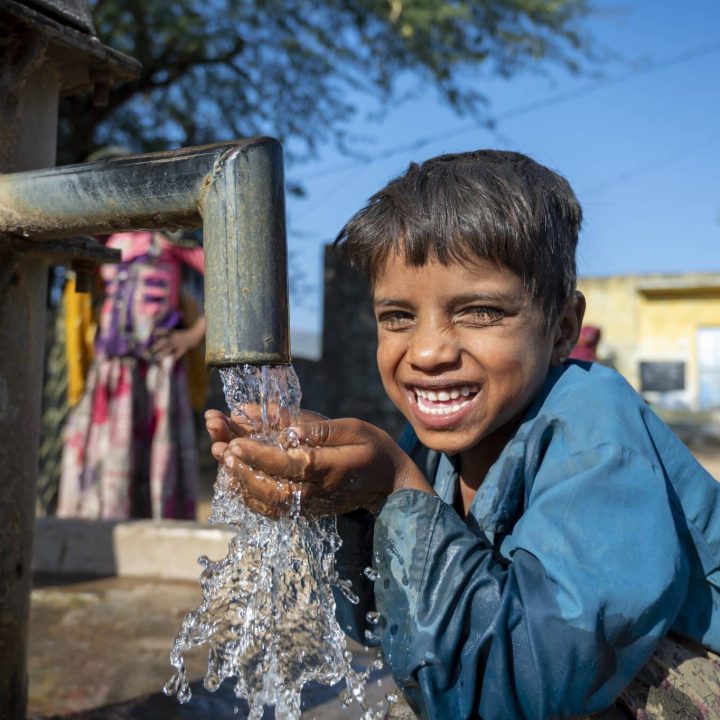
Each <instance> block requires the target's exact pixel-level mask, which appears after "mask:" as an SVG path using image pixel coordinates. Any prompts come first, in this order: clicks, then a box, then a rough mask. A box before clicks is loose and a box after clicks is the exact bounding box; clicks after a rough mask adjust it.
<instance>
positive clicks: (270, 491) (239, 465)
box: [213, 415, 433, 515]
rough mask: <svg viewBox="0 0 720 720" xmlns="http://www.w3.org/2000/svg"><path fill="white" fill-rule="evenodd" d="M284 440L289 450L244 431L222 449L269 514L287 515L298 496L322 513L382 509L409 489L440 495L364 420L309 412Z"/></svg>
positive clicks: (251, 499)
mask: <svg viewBox="0 0 720 720" xmlns="http://www.w3.org/2000/svg"><path fill="white" fill-rule="evenodd" d="M283 440H284V444H285V449H283V448H279V447H277V446H274V445H266V444H263V443H262V442H259V441H257V440H253V439H251V438H249V437H247V434H237V435H236V437H235V438H234V439H232V440H231V441H230V442H229V443H228V444H227V445H225V447H224V448H223V451H222V461H223V462H225V464H226V465H227V466H228V468H230V471H231V474H232V477H233V479H234V481H235V483H236V485H237V488H238V491H239V492H240V493H241V494H242V495H243V499H244V501H245V502H246V503H247V504H248V505H249V506H250V507H251V508H253V509H255V510H259V511H260V512H264V513H265V514H267V515H274V514H277V513H278V512H279V511H284V510H287V508H289V507H290V505H291V502H292V496H293V493H294V492H296V491H299V492H300V494H301V498H302V500H301V506H302V507H303V509H305V510H307V511H309V512H312V513H316V514H320V513H345V512H350V511H351V510H355V509H357V508H361V507H362V508H367V509H368V510H371V511H375V510H377V508H378V506H379V505H380V503H381V502H382V501H383V500H384V499H385V498H386V497H387V496H388V495H389V494H390V493H391V492H393V491H394V490H399V489H403V488H412V489H416V490H421V491H423V492H428V493H432V492H433V490H432V487H431V486H430V485H429V484H428V482H427V481H426V480H425V478H424V476H423V475H422V473H421V472H420V470H419V469H418V468H417V466H416V465H415V464H414V463H413V462H412V460H410V458H409V457H408V456H407V455H406V454H405V453H404V452H403V451H402V450H401V449H400V447H399V446H398V445H397V443H395V441H394V440H393V439H392V438H391V437H390V436H389V435H388V434H387V433H386V432H384V431H383V430H380V429H379V428H377V427H375V426H374V425H370V424H369V423H365V422H362V421H361V420H355V419H344V420H327V419H314V418H310V417H308V416H307V415H305V416H303V417H301V423H300V424H298V425H297V426H294V427H291V428H286V429H285V430H284V431H283ZM213 447H214V448H215V446H213ZM218 450H219V448H218ZM213 454H215V449H214V450H213Z"/></svg>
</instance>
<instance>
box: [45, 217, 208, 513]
mask: <svg viewBox="0 0 720 720" xmlns="http://www.w3.org/2000/svg"><path fill="white" fill-rule="evenodd" d="M105 244H106V245H107V246H108V247H111V248H116V249H118V250H120V251H121V256H122V261H121V262H120V263H118V264H116V265H112V264H108V265H104V266H103V267H102V268H101V271H100V273H101V276H102V280H103V282H104V298H103V300H102V305H101V308H100V313H99V318H98V327H97V335H96V338H95V343H94V359H93V361H92V364H91V365H90V368H89V371H88V374H87V378H86V379H85V382H84V388H83V390H82V396H81V398H80V400H79V402H78V403H77V405H75V407H73V409H72V410H71V412H70V415H69V419H68V422H67V426H66V428H65V432H64V450H63V458H62V471H61V477H60V487H59V497H58V508H57V514H58V516H60V517H84V518H88V519H92V518H130V517H152V518H156V519H159V518H181V519H195V504H196V498H197V484H198V478H197V476H198V463H197V450H196V437H195V425H194V418H193V412H192V406H191V399H190V392H189V385H188V374H187V368H186V363H185V362H184V361H183V358H184V357H185V356H186V355H187V354H188V353H189V352H191V351H193V350H196V349H198V348H199V346H200V345H201V343H202V341H203V339H204V334H205V318H204V316H203V315H202V314H201V313H200V312H199V311H198V303H197V302H194V301H193V296H192V294H190V293H183V292H182V285H183V284H182V282H181V280H182V276H183V268H184V267H186V268H191V269H192V270H194V271H195V272H196V273H199V274H202V273H203V271H204V265H203V249H202V247H201V246H200V244H199V243H198V242H197V240H194V239H193V238H192V237H190V236H186V235H183V234H178V233H165V232H156V231H155V232H151V231H141V232H125V233H116V234H114V235H110V236H109V237H108V238H107V239H106V240H105ZM67 339H68V338H67V337H66V344H67ZM200 362H202V361H200ZM197 365H198V362H197V358H195V361H194V362H193V363H191V367H193V368H194V370H195V372H193V375H194V376H195V378H196V383H195V388H196V390H195V396H196V398H195V400H196V403H197V401H198V399H199V398H200V403H202V399H201V398H202V396H203V390H204V389H205V388H204V387H201V388H199V389H198V388H197V385H198V384H199V385H203V383H205V387H206V379H205V378H204V377H203V374H204V370H203V371H202V373H203V374H200V373H197ZM68 379H69V388H68V394H69V396H70V395H72V394H73V392H72V387H73V373H72V371H69V373H68ZM75 380H76V381H77V378H75ZM76 385H77V383H75V386H76ZM75 393H77V390H75Z"/></svg>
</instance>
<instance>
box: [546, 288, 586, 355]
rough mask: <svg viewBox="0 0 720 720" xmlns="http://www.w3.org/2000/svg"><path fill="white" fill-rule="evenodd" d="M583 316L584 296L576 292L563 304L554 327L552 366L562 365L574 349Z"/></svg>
mask: <svg viewBox="0 0 720 720" xmlns="http://www.w3.org/2000/svg"><path fill="white" fill-rule="evenodd" d="M584 316H585V296H584V295H583V294H582V293H581V292H580V291H579V290H576V291H575V292H574V293H573V296H572V297H571V298H570V299H569V300H568V301H567V302H566V303H565V307H564V308H563V310H562V312H561V313H560V317H559V318H558V320H557V324H556V325H555V343H554V345H553V355H552V364H553V365H562V364H563V363H564V362H565V360H567V359H568V356H569V355H570V353H571V352H572V350H573V348H574V347H575V343H577V341H578V337H579V336H580V328H581V326H582V321H583V317H584Z"/></svg>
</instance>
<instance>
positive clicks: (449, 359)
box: [407, 326, 460, 372]
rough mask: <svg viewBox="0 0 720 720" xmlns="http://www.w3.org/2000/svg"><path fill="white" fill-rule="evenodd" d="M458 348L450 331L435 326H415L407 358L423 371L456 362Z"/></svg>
mask: <svg viewBox="0 0 720 720" xmlns="http://www.w3.org/2000/svg"><path fill="white" fill-rule="evenodd" d="M459 358H460V349H459V347H458V345H457V343H456V342H455V338H454V337H453V335H452V334H451V333H448V332H447V331H443V330H442V329H441V328H437V327H430V326H428V327H423V328H417V329H416V330H415V332H413V334H412V338H411V340H410V346H409V347H408V353H407V359H408V361H409V362H410V363H411V364H412V365H413V366H415V367H417V368H419V369H421V370H424V371H425V372H429V371H437V370H438V369H440V368H444V367H445V366H452V365H455V364H457V362H458V360H459Z"/></svg>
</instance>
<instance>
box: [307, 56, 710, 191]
mask: <svg viewBox="0 0 720 720" xmlns="http://www.w3.org/2000/svg"><path fill="white" fill-rule="evenodd" d="M718 51H720V42H714V43H710V44H708V45H701V46H699V47H697V48H693V49H691V50H686V51H684V52H681V53H678V54H677V55H673V56H671V57H669V58H665V59H664V60H660V61H658V62H656V63H649V64H647V65H645V66H644V67H642V68H639V69H637V70H633V71H632V72H628V73H624V74H622V75H617V76H615V77H612V78H606V79H601V80H599V81H597V82H594V83H591V84H588V85H585V86H583V87H580V88H577V89H576V90H570V91H568V92H565V93H559V94H557V95H552V96H550V97H548V98H543V99H541V100H536V101H533V102H529V103H523V104H522V105H518V106H516V107H514V108H511V109H510V110H507V111H506V112H504V113H500V114H498V115H497V116H495V118H494V121H493V123H492V124H497V123H499V122H503V121H506V120H512V119H514V118H516V117H521V116H523V115H528V114H530V113H533V112H537V111H538V110H543V109H545V108H548V107H552V106H553V105H560V104H561V103H564V102H568V101H569V100H575V99H577V98H579V97H584V96H586V95H590V94H592V93H594V92H598V91H600V90H604V89H605V88H608V87H612V86H614V85H619V84H620V83H624V82H627V81H629V80H634V79H635V78H638V77H642V76H643V75H649V74H651V73H654V72H659V71H661V70H666V69H667V68H670V67H674V66H675V65H680V64H682V63H686V62H689V61H691V60H696V59H698V58H701V57H705V56H706V55H710V54H712V53H716V52H718ZM488 125H490V123H488ZM479 127H481V126H480V125H478V124H477V123H472V124H471V125H461V126H459V127H457V128H455V129H454V130H451V131H449V132H448V131H443V132H442V133H435V134H433V135H426V136H425V137H421V138H418V139H417V140H414V141H413V142H410V143H406V144H405V145H396V146H395V147H393V148H390V149H387V150H384V151H383V152H380V153H376V154H375V155H370V156H368V157H365V158H361V159H359V160H356V161H354V162H351V163H350V162H348V163H344V164H342V165H335V166H333V167H330V168H326V169H325V170H321V171H320V172H317V173H315V174H314V175H313V176H312V179H316V178H320V177H326V176H328V175H334V174H336V173H340V172H345V171H346V170H356V169H357V166H358V165H371V164H373V163H376V162H379V161H380V160H386V159H388V158H391V157H395V156H397V155H402V154H404V153H407V152H412V151H415V150H419V149H421V148H423V147H426V146H427V145H431V144H432V143H434V142H437V141H438V140H444V139H447V138H454V137H459V136H460V135H465V134H466V133H469V132H474V131H476V130H478V129H479Z"/></svg>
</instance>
